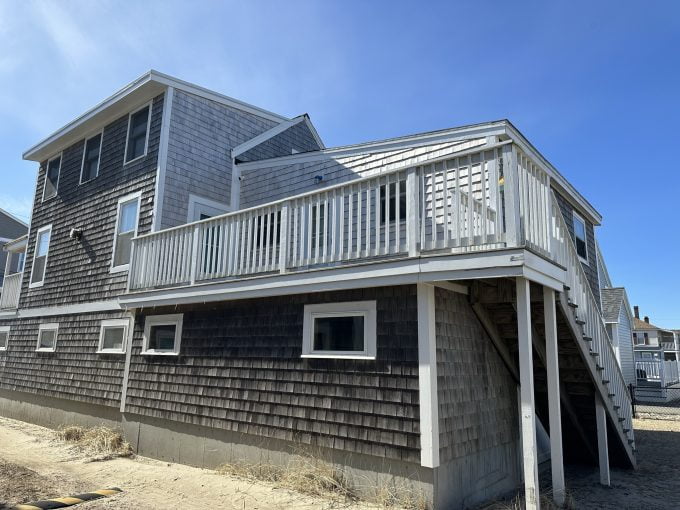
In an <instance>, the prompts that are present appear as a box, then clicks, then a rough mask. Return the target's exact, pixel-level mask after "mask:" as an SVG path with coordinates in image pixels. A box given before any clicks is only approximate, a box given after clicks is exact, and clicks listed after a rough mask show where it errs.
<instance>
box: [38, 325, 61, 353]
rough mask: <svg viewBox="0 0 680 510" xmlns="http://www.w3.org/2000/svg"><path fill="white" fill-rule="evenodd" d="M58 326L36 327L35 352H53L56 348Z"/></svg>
mask: <svg viewBox="0 0 680 510" xmlns="http://www.w3.org/2000/svg"><path fill="white" fill-rule="evenodd" d="M58 331H59V324H57V323H56V322H54V323H51V324H41V325H40V326H39V327H38V345H37V347H36V351H45V352H54V351H55V350H56V348H57V332H58Z"/></svg>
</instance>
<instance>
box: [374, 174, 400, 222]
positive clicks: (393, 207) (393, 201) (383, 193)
mask: <svg viewBox="0 0 680 510" xmlns="http://www.w3.org/2000/svg"><path fill="white" fill-rule="evenodd" d="M397 184H399V221H406V181H399V183H396V182H393V183H391V184H389V187H390V188H389V191H390V211H389V216H390V218H389V221H390V222H392V221H394V220H395V219H396V218H397ZM386 204H387V186H386V185H385V184H383V185H382V186H380V224H381V225H384V224H385V217H386V216H387V210H386Z"/></svg>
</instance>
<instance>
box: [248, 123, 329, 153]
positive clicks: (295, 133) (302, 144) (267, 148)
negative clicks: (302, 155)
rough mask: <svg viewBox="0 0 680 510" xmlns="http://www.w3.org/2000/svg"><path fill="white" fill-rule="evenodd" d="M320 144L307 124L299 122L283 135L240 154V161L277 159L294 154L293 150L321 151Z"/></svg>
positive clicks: (280, 134)
mask: <svg viewBox="0 0 680 510" xmlns="http://www.w3.org/2000/svg"><path fill="white" fill-rule="evenodd" d="M320 148H321V147H319V144H318V143H317V142H316V139H315V138H314V135H312V132H311V131H310V130H309V126H308V125H307V123H306V122H304V121H303V122H299V123H298V124H295V125H294V126H292V127H290V128H288V129H286V130H285V131H283V132H282V133H279V134H278V135H276V136H273V137H271V138H270V139H269V140H266V141H265V142H263V143H261V144H260V145H258V146H256V147H253V148H252V149H250V150H249V151H246V152H244V153H243V154H240V155H239V156H238V157H237V159H238V160H239V161H255V160H258V159H267V158H275V157H277V156H287V155H290V154H292V151H293V149H295V150H296V151H298V152H310V151H316V150H319V149H320Z"/></svg>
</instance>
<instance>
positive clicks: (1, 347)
mask: <svg viewBox="0 0 680 510" xmlns="http://www.w3.org/2000/svg"><path fill="white" fill-rule="evenodd" d="M8 343H9V326H0V351H6V350H7V344H8Z"/></svg>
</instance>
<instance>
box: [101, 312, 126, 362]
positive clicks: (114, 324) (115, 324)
mask: <svg viewBox="0 0 680 510" xmlns="http://www.w3.org/2000/svg"><path fill="white" fill-rule="evenodd" d="M120 327H122V328H124V330H123V345H122V346H121V348H120V349H104V330H105V329H106V328H120ZM130 331H131V328H130V319H129V318H127V319H109V320H105V321H102V322H101V326H100V328H99V346H98V347H97V354H125V350H126V349H127V346H128V335H129V334H130Z"/></svg>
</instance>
